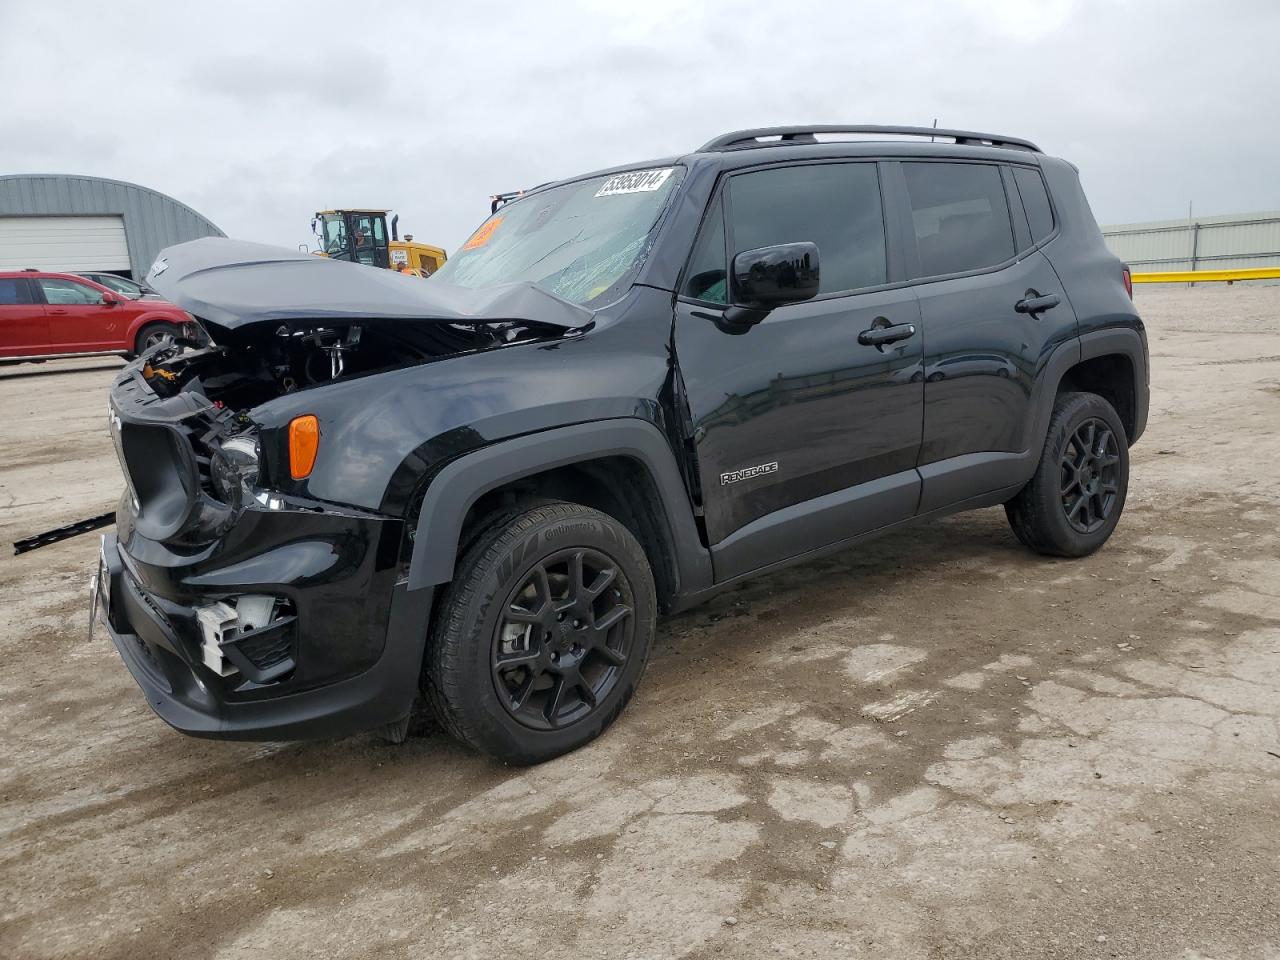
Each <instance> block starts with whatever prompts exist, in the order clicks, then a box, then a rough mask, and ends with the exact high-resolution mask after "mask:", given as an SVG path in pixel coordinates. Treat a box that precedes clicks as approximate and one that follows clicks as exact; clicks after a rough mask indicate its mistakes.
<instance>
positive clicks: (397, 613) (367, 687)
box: [95, 534, 431, 740]
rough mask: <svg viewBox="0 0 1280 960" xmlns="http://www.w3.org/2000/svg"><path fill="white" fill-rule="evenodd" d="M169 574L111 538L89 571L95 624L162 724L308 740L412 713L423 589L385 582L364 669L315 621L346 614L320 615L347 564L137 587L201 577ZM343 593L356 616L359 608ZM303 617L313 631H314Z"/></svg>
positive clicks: (213, 734) (239, 736) (426, 606)
mask: <svg viewBox="0 0 1280 960" xmlns="http://www.w3.org/2000/svg"><path fill="white" fill-rule="evenodd" d="M135 546H136V544H135ZM147 546H148V547H150V548H153V556H151V557H149V559H151V560H155V559H158V558H157V557H156V556H154V548H155V547H157V546H158V545H156V544H152V543H148V544H147ZM293 546H294V547H298V546H299V543H295V544H293ZM286 554H287V551H286ZM283 556H284V555H281V556H280V557H278V558H277V559H283ZM158 570H159V571H161V573H158V572H157V571H158ZM357 570H358V568H357ZM174 572H175V571H173V570H166V569H165V568H164V567H163V565H161V566H160V567H156V566H152V565H149V564H143V563H142V562H140V561H138V560H136V559H135V558H133V557H132V556H130V555H128V554H126V553H125V552H124V551H123V550H122V549H121V547H120V544H119V542H118V540H117V538H116V535H115V534H108V535H107V536H105V537H104V538H103V543H102V554H101V559H100V571H99V575H98V577H97V578H95V583H96V584H98V588H97V594H98V596H97V598H96V608H95V609H96V611H97V617H98V622H99V624H101V626H102V627H104V628H105V630H106V632H107V633H108V634H109V635H110V637H111V641H112V643H114V644H115V647H116V650H117V651H118V652H119V654H120V657H121V659H123V660H124V663H125V666H127V667H128V668H129V672H130V673H131V674H132V675H133V678H134V680H135V681H137V683H138V686H139V687H141V688H142V691H143V694H144V695H145V696H146V698H147V703H148V705H149V706H150V707H151V709H152V710H154V711H155V712H156V714H157V715H158V716H159V717H160V718H161V719H162V720H164V721H165V722H166V723H168V724H169V725H170V726H172V727H174V728H176V729H177V730H180V731H182V732H183V733H187V734H190V735H193V736H198V737H210V738H218V739H230V740H305V739H314V738H320V737H336V736H345V735H349V734H352V733H358V732H361V731H364V730H371V729H374V728H377V727H381V726H383V725H385V724H388V723H394V722H396V721H398V720H401V719H403V718H404V717H406V716H408V715H409V713H410V711H411V709H412V706H413V702H414V700H415V698H416V696H417V693H418V689H417V681H418V676H419V675H420V671H421V665H422V649H423V640H424V638H425V636H426V629H427V622H428V618H429V616H430V600H431V597H430V591H415V592H413V593H410V592H408V591H407V590H406V588H405V584H404V583H395V584H394V585H393V586H392V587H391V590H390V598H389V602H388V603H386V605H385V609H386V616H385V617H384V618H383V621H382V624H381V626H382V628H383V629H384V630H385V642H384V643H383V644H382V645H381V650H380V652H379V654H378V655H377V656H376V657H375V658H374V659H373V660H372V662H371V663H367V665H366V661H365V660H364V659H360V658H359V657H358V656H355V655H353V656H354V657H355V658H354V659H353V658H352V657H347V658H343V656H342V654H341V647H340V646H339V647H335V646H334V645H333V643H332V642H331V641H332V640H333V639H334V637H333V632H332V630H325V629H321V628H320V624H323V623H325V622H329V623H330V626H333V625H334V624H333V621H335V620H336V621H338V623H337V626H338V629H339V630H341V629H342V628H343V626H344V624H343V623H342V620H343V618H341V617H334V616H327V615H326V614H331V613H332V612H333V611H332V610H330V609H329V608H328V604H329V603H334V602H336V603H338V604H341V603H343V602H344V601H343V598H342V597H341V596H340V594H341V593H342V591H343V589H348V588H351V587H352V586H353V584H352V583H351V582H350V576H351V574H352V570H351V569H350V568H348V569H345V570H343V571H342V573H345V574H347V576H346V577H337V578H335V579H334V580H330V581H329V582H327V583H312V584H306V583H303V584H301V585H298V584H291V585H289V586H288V587H287V588H281V589H279V590H278V591H276V592H271V593H269V592H266V591H263V592H258V593H254V592H251V591H249V590H245V591H243V592H239V593H235V592H224V593H223V594H222V597H221V598H220V599H216V600H215V599H210V598H198V600H188V601H187V602H183V601H181V600H175V599H171V598H166V597H165V596H162V595H161V593H160V592H158V591H156V590H154V589H150V588H149V585H148V584H147V583H146V582H145V581H146V578H148V577H150V578H153V579H154V578H155V577H157V576H158V575H159V576H163V577H165V579H166V581H167V582H166V583H165V587H166V591H167V592H170V593H172V592H173V589H177V590H184V589H187V588H189V586H190V582H191V581H192V580H199V579H200V577H201V574H200V573H198V572H196V573H193V572H191V571H190V570H186V571H183V572H182V574H181V575H180V576H178V577H176V578H173V579H172V580H170V577H171V575H172V574H173V573H174ZM224 572H225V568H224ZM221 579H222V580H224V581H225V580H227V579H228V577H227V576H225V575H224V576H222V577H221ZM354 579H355V581H356V582H359V581H360V580H361V578H360V577H359V576H356V577H355V578H354ZM169 588H173V589H169ZM326 594H327V595H328V596H327V600H326ZM347 599H348V601H349V602H348V603H347V605H348V606H353V607H358V608H360V610H362V611H363V609H364V604H363V603H361V602H358V601H357V600H356V598H347ZM308 623H311V624H315V625H316V626H317V629H316V631H315V633H314V634H312V635H310V636H309V635H308V634H307V633H306V629H307V627H306V625H307V624H308ZM355 646H356V648H357V649H358V648H359V645H358V644H357V645H355ZM353 671H354V672H353Z"/></svg>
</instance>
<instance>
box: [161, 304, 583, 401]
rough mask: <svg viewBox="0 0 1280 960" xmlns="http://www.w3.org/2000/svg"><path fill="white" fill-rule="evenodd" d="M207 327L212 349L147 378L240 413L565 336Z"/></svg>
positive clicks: (537, 329)
mask: <svg viewBox="0 0 1280 960" xmlns="http://www.w3.org/2000/svg"><path fill="white" fill-rule="evenodd" d="M204 328H205V329H206V331H207V332H208V333H209V343H208V344H207V345H205V346H203V347H200V348H199V349H196V350H187V351H185V352H183V351H181V350H179V349H176V348H169V349H163V350H158V351H155V352H153V353H152V354H149V355H148V356H147V357H146V361H147V362H146V365H145V367H144V368H143V376H144V378H145V379H146V381H147V383H148V384H149V385H150V386H151V388H152V389H153V390H155V391H156V393H158V394H159V395H160V396H172V395H173V394H175V393H178V392H180V391H183V390H190V391H195V392H197V393H200V394H203V395H204V396H207V397H208V398H209V399H210V400H214V401H216V402H218V403H220V404H222V405H224V406H226V407H229V408H231V409H233V410H245V409H248V408H250V407H253V406H257V405H258V404H260V403H265V402H267V401H268V400H272V399H274V398H275V397H278V396H281V395H282V394H286V393H294V392H296V391H299V390H306V389H308V388H310V387H315V386H319V385H321V384H325V383H329V382H331V381H333V380H337V379H339V378H344V377H353V376H362V375H367V374H370V373H377V372H381V371H385V370H390V369H394V368H397V367H403V366H410V365H413V364H417V363H423V362H425V361H429V360H434V359H439V358H441V357H447V356H452V355H456V354H460V353H469V352H472V351H476V350H485V349H490V348H492V347H499V346H505V345H508V344H513V343H521V342H525V341H529V340H539V339H544V338H547V337H556V336H563V335H564V334H565V331H564V330H563V329H562V328H559V327H552V326H545V325H541V324H529V323H520V322H514V321H507V322H494V323H476V324H452V323H417V324H415V323H406V322H405V321H402V320H390V321H388V320H382V321H379V320H367V321H364V322H360V323H352V322H346V321H343V322H339V323H334V324H331V325H330V324H321V323H318V322H317V323H308V322H306V321H289V322H287V323H278V324H255V325H253V326H250V327H247V328H241V329H237V330H229V329H226V328H221V327H219V326H217V325H215V324H207V323H206V324H204Z"/></svg>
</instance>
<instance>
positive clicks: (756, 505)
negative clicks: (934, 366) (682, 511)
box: [675, 161, 924, 580]
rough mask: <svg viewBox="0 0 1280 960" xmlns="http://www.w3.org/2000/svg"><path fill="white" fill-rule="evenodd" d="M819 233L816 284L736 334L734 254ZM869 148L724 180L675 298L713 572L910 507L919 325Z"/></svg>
mask: <svg viewBox="0 0 1280 960" xmlns="http://www.w3.org/2000/svg"><path fill="white" fill-rule="evenodd" d="M796 241H808V242H813V243H816V244H817V246H818V257H819V270H820V279H821V289H820V293H819V295H818V297H816V298H815V299H813V300H809V301H806V302H804V303H797V304H791V305H788V306H784V307H779V308H777V309H775V310H773V311H772V312H771V313H770V314H769V315H768V316H767V317H766V318H765V319H764V320H763V321H762V322H760V323H758V324H756V325H755V326H753V327H751V328H749V329H748V330H747V331H746V332H745V333H742V332H739V333H734V332H731V331H726V330H724V329H722V328H721V326H720V325H718V323H717V321H718V320H719V318H720V316H721V314H722V313H723V312H724V309H725V306H726V277H727V269H728V264H729V263H730V262H731V261H732V257H733V255H734V254H736V253H739V252H742V251H745V250H752V249H756V248H759V247H764V246H769V245H772V244H779V243H789V242H796ZM898 250H899V248H898V246H897V236H896V233H895V232H894V231H893V229H892V228H891V227H890V228H889V229H887V227H886V222H885V217H884V205H883V201H882V196H881V191H880V176H879V171H878V165H877V164H876V162H875V161H849V162H824V163H806V164H793V165H790V166H770V167H766V168H763V169H754V170H749V171H744V172H741V173H735V174H732V175H730V176H727V177H726V178H724V182H722V184H721V190H720V194H719V197H718V199H717V200H716V201H715V202H714V205H713V207H712V208H711V212H710V215H709V218H708V221H707V222H706V224H704V227H703V230H702V233H701V236H700V238H699V241H698V243H697V245H696V247H695V250H694V254H693V258H692V260H691V262H690V264H689V267H688V269H687V271H686V280H685V281H684V287H683V289H682V291H681V296H680V298H679V300H678V303H677V307H676V323H675V341H676V354H677V358H678V362H679V368H680V371H681V374H682V377H683V383H684V391H685V396H686V398H687V403H688V406H689V410H690V414H691V417H692V426H693V434H694V443H695V448H696V452H697V458H698V469H699V473H700V482H701V487H702V491H703V499H704V509H705V521H706V527H707V533H708V537H709V539H710V542H711V544H712V545H713V550H712V552H713V557H714V560H715V568H716V577H717V579H718V580H725V579H728V578H730V577H733V576H737V575H739V574H741V573H745V572H747V571H748V570H751V569H755V568H758V567H761V566H765V565H767V564H769V563H773V562H776V561H779V560H784V559H788V558H790V557H793V556H798V555H800V554H803V553H805V552H808V551H809V550H812V549H816V548H819V547H822V546H824V545H827V544H830V543H835V542H837V541H840V540H843V539H847V538H849V537H852V536H855V535H857V534H860V533H863V532H866V531H867V530H868V529H871V528H873V527H878V526H882V525H886V524H889V523H893V522H895V521H897V520H901V519H904V518H905V517H908V516H910V515H911V514H912V513H913V512H914V509H915V504H916V498H917V494H918V489H919V480H918V476H917V475H916V473H915V470H914V467H915V462H916V456H917V453H918V451H919V446H920V425H921V415H922V405H923V400H924V390H923V383H922V380H923V373H922V370H921V338H920V337H919V336H916V335H906V336H904V338H903V339H901V340H898V341H896V342H894V343H890V344H886V345H884V346H880V347H877V346H871V345H863V344H860V343H859V342H858V335H859V333H861V332H862V331H865V330H869V329H871V328H873V327H879V326H885V325H889V324H900V325H903V327H904V329H906V328H910V329H911V330H913V331H914V329H915V328H914V326H912V325H914V324H915V323H917V322H918V320H919V310H918V307H917V305H916V300H915V296H914V294H913V293H912V292H911V290H910V288H909V287H907V286H905V285H904V284H903V282H902V281H903V279H904V277H903V276H902V268H901V257H900V255H899V253H898Z"/></svg>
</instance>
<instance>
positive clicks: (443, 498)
mask: <svg viewBox="0 0 1280 960" xmlns="http://www.w3.org/2000/svg"><path fill="white" fill-rule="evenodd" d="M618 456H620V457H628V458H630V459H632V460H635V461H636V462H637V464H638V465H639V467H640V468H641V469H644V470H647V471H648V472H649V475H650V477H651V478H652V479H653V482H654V486H655V487H656V488H657V490H658V495H659V497H660V498H661V500H662V504H661V506H662V511H661V512H662V515H663V517H664V518H665V520H666V524H667V531H668V536H669V538H670V545H671V548H672V552H673V553H674V558H675V567H676V576H677V591H676V592H677V594H688V593H692V592H696V591H699V590H703V589H705V588H707V587H709V586H710V585H711V579H712V572H711V555H710V553H709V552H708V551H707V549H706V547H704V546H703V545H702V540H701V537H700V536H699V535H698V527H697V524H696V523H695V522H694V518H693V508H692V506H691V504H690V502H689V494H688V492H687V490H686V489H685V485H684V480H683V479H682V477H681V475H680V470H679V467H678V466H677V464H676V459H675V456H674V454H673V453H672V452H671V447H670V445H669V444H668V443H667V439H666V437H665V436H663V434H662V432H661V431H660V430H659V429H658V428H657V427H656V426H654V425H653V424H652V423H649V422H648V421H646V420H640V419H636V418H633V417H625V418H617V419H610V420H596V421H592V422H589V423H579V424H572V425H570V426H565V427H556V428H554V429H551V430H544V431H540V432H538V433H532V434H527V435H525V436H521V437H515V438H512V439H510V440H502V441H499V442H497V443H494V444H491V445H489V446H486V447H482V448H480V449H479V450H475V451H472V452H471V453H467V454H464V455H463V456H461V457H459V458H457V459H456V460H453V461H451V462H450V463H448V464H446V465H445V466H444V468H443V469H441V470H440V472H439V473H438V474H436V476H435V477H433V478H432V480H431V481H430V483H429V484H428V485H427V490H426V494H425V496H424V498H423V501H422V510H421V512H420V513H419V515H418V524H417V528H416V531H415V534H414V541H413V554H412V559H411V561H410V564H409V582H408V589H410V590H421V589H423V588H424V587H432V586H436V585H437V584H441V583H447V582H448V581H450V580H452V579H453V573H454V561H455V559H456V557H457V553H458V545H459V543H460V542H461V539H462V521H463V519H464V518H465V517H466V515H467V511H468V510H470V509H471V506H472V504H474V503H475V502H476V500H478V499H479V498H480V497H482V496H483V495H484V494H486V493H488V492H489V491H490V490H495V489H497V488H498V487H501V486H503V485H505V484H507V483H511V482H512V481H514V480H520V479H522V478H524V477H529V476H533V475H534V474H538V473H542V472H544V471H546V470H552V469H555V468H556V467H563V466H568V465H569V464H574V463H583V462H585V461H589V460H598V459H601V458H603V457H618Z"/></svg>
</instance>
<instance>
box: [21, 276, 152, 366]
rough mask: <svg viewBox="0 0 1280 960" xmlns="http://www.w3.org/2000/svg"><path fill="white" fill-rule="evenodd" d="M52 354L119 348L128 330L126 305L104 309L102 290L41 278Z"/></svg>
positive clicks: (39, 284)
mask: <svg viewBox="0 0 1280 960" xmlns="http://www.w3.org/2000/svg"><path fill="white" fill-rule="evenodd" d="M35 283H36V285H37V286H38V287H39V289H40V291H41V292H42V293H43V294H44V299H45V303H46V304H47V306H46V307H45V312H46V313H47V314H48V317H49V342H50V345H51V346H52V347H53V351H52V352H54V353H93V352H96V351H100V350H116V349H120V348H121V345H122V343H123V341H124V335H125V331H126V330H127V329H128V316H127V313H128V312H129V306H128V304H123V303H117V304H115V305H114V306H107V305H106V304H105V303H103V302H102V291H101V290H99V289H98V288H97V287H94V286H90V285H89V284H88V283H86V282H84V281H82V280H72V279H70V278H69V277H40V278H38V279H37V280H36V281H35Z"/></svg>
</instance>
